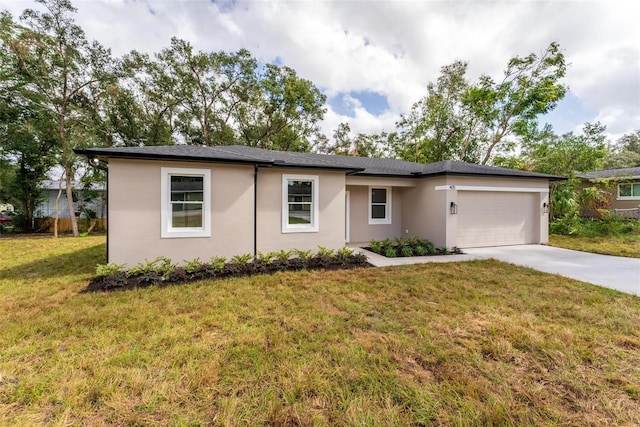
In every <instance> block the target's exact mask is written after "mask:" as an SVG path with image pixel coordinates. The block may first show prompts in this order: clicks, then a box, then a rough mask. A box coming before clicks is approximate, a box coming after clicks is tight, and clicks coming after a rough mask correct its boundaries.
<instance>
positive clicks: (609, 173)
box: [578, 166, 640, 181]
mask: <svg viewBox="0 0 640 427" xmlns="http://www.w3.org/2000/svg"><path fill="white" fill-rule="evenodd" d="M578 177H579V178H584V179H588V180H590V181H597V180H599V179H609V178H640V166H639V167H635V168H622V169H603V170H599V171H590V172H584V173H580V174H578Z"/></svg>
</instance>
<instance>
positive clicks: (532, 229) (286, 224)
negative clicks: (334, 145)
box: [76, 145, 563, 265]
mask: <svg viewBox="0 0 640 427" xmlns="http://www.w3.org/2000/svg"><path fill="white" fill-rule="evenodd" d="M76 152H77V153H78V154H83V155H86V156H87V157H88V158H89V160H90V162H91V163H92V164H94V165H97V164H99V163H108V184H107V188H108V197H109V205H108V218H109V227H108V244H107V251H108V260H109V261H110V262H115V263H119V264H120V263H124V264H129V265H133V264H135V263H138V262H140V261H143V260H144V259H145V258H146V259H153V258H155V257H158V256H167V257H169V258H171V259H172V260H174V261H177V262H180V261H182V260H190V259H193V258H196V257H198V258H200V259H201V260H207V259H209V258H210V257H211V256H214V255H222V256H226V257H230V256H233V255H239V254H245V253H251V254H256V253H257V252H263V253H265V252H269V251H275V250H281V249H285V250H288V249H293V248H297V249H312V250H315V249H317V247H318V246H324V247H327V248H339V247H342V246H344V244H345V242H351V243H359V242H363V243H364V242H368V241H370V240H371V239H385V238H393V237H410V236H417V237H422V238H426V239H429V240H431V241H432V242H433V243H434V244H435V245H437V246H447V247H453V246H458V247H462V248H465V247H474V246H493V245H512V244H527V243H546V242H547V237H548V235H547V233H548V230H547V229H548V203H549V201H548V196H549V181H550V180H558V179H563V178H559V177H555V176H551V175H544V174H539V173H532V172H523V171H517V170H512V169H502V168H494V167H490V166H481V165H475V164H468V163H463V162H456V161H444V162H438V163H431V164H418V163H411V162H404V161H399V160H391V159H372V158H363V157H346V156H330V155H321V154H309V153H295V152H281V151H269V150H262V149H257V148H251V147H245V146H220V147H196V146H184V145H181V146H159V147H124V148H102V149H99V148H96V149H84V150H76Z"/></svg>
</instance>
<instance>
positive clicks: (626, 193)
mask: <svg viewBox="0 0 640 427" xmlns="http://www.w3.org/2000/svg"><path fill="white" fill-rule="evenodd" d="M618 189H619V192H620V197H631V184H620V185H619V186H618Z"/></svg>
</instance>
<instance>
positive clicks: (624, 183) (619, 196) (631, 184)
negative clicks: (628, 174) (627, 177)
mask: <svg viewBox="0 0 640 427" xmlns="http://www.w3.org/2000/svg"><path fill="white" fill-rule="evenodd" d="M623 185H629V186H631V195H630V196H621V195H620V187H621V186H623ZM636 185H637V186H638V187H640V182H623V183H620V184H618V200H640V195H638V196H634V195H633V187H634V186H636Z"/></svg>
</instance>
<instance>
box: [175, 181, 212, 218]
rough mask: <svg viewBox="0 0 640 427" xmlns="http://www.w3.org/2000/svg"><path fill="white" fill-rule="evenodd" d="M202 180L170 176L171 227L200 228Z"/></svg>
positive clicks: (202, 198)
mask: <svg viewBox="0 0 640 427" xmlns="http://www.w3.org/2000/svg"><path fill="white" fill-rule="evenodd" d="M203 201H204V178H203V177H201V176H179V175H171V227H173V228H193V227H202V216H203V215H202V214H203V210H202V205H203Z"/></svg>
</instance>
